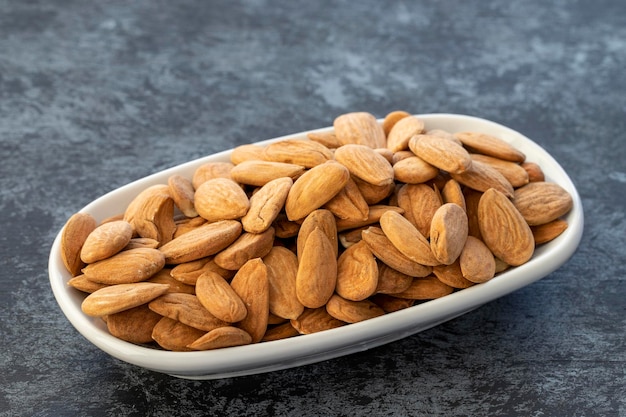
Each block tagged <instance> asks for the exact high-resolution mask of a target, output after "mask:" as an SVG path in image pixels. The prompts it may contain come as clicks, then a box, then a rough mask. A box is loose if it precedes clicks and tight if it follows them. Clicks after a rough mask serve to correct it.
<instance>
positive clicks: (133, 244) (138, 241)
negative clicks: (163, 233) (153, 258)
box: [124, 237, 159, 250]
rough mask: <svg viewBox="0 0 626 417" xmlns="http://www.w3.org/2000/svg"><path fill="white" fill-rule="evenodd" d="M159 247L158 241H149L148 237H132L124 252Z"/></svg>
mask: <svg viewBox="0 0 626 417" xmlns="http://www.w3.org/2000/svg"><path fill="white" fill-rule="evenodd" d="M158 247H159V241H158V240H155V239H150V238H149V237H134V238H132V239H130V240H129V241H128V244H127V245H126V246H125V247H124V250H129V249H137V248H150V249H156V248H158Z"/></svg>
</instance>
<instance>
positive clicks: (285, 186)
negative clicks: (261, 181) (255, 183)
mask: <svg viewBox="0 0 626 417" xmlns="http://www.w3.org/2000/svg"><path fill="white" fill-rule="evenodd" d="M292 185H293V180H292V179H291V178H289V177H282V178H277V179H275V180H272V181H269V182H268V183H266V184H265V185H264V186H262V187H261V188H260V189H259V190H258V191H257V192H256V193H254V195H252V197H250V208H249V209H248V212H247V213H246V215H245V216H243V217H242V218H241V224H242V225H243V229H244V230H245V231H246V232H250V233H262V232H264V231H266V230H267V229H269V228H270V226H271V225H272V223H273V222H274V220H276V218H277V217H278V214H279V213H280V211H281V210H282V208H283V206H284V205H285V201H286V200H287V195H288V194H289V190H290V189H291V186H292Z"/></svg>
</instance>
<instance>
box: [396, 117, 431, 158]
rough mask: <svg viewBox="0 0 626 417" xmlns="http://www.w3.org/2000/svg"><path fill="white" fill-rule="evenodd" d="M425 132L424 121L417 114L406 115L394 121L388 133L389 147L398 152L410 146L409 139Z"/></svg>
mask: <svg viewBox="0 0 626 417" xmlns="http://www.w3.org/2000/svg"><path fill="white" fill-rule="evenodd" d="M422 133H424V122H423V121H422V120H420V119H418V118H417V117H415V116H406V117H402V118H401V119H399V120H398V121H397V122H396V123H394V125H393V127H392V128H391V130H390V131H389V134H388V135H387V148H388V149H389V150H391V151H392V152H398V151H402V150H405V149H408V148H409V140H411V138H412V137H413V136H415V135H419V134H422Z"/></svg>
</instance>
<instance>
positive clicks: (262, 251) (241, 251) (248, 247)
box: [213, 227, 274, 270]
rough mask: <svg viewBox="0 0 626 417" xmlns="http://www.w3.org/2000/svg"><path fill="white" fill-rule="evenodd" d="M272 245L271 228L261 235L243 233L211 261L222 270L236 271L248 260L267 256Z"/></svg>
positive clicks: (272, 234) (272, 230)
mask: <svg viewBox="0 0 626 417" xmlns="http://www.w3.org/2000/svg"><path fill="white" fill-rule="evenodd" d="M273 245H274V228H273V227H270V228H269V229H267V230H266V231H265V232H263V233H243V234H241V236H239V237H238V238H237V240H235V241H234V242H233V243H232V244H231V245H230V246H229V247H227V248H226V249H224V250H222V251H221V252H220V253H218V254H217V255H215V258H213V260H214V261H215V263H216V264H217V265H218V266H220V267H222V268H224V269H230V270H238V269H239V268H241V267H243V265H244V264H245V263H246V262H248V261H249V260H251V259H254V258H261V257H263V256H265V255H267V254H268V253H269V251H270V250H271V249H272V246H273Z"/></svg>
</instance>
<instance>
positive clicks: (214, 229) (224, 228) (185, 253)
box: [159, 220, 242, 264]
mask: <svg viewBox="0 0 626 417" xmlns="http://www.w3.org/2000/svg"><path fill="white" fill-rule="evenodd" d="M241 230H242V226H241V223H239V222H238V221H236V220H221V221H217V222H215V223H206V224H204V225H202V226H200V227H198V228H196V229H194V230H192V231H190V232H188V233H185V234H184V235H181V236H179V237H177V238H176V239H174V240H172V241H171V242H168V243H166V244H165V245H163V246H161V248H159V250H160V251H161V252H162V253H163V255H165V261H166V262H167V263H168V264H181V263H185V262H189V261H195V260H197V259H201V258H205V257H207V256H210V255H214V254H216V253H217V252H219V251H221V250H222V249H224V248H226V247H227V246H228V245H230V244H231V243H232V242H234V241H235V239H237V238H238V237H239V235H240V234H241Z"/></svg>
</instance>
